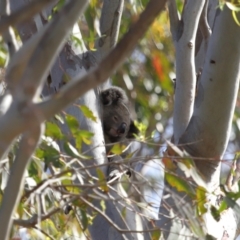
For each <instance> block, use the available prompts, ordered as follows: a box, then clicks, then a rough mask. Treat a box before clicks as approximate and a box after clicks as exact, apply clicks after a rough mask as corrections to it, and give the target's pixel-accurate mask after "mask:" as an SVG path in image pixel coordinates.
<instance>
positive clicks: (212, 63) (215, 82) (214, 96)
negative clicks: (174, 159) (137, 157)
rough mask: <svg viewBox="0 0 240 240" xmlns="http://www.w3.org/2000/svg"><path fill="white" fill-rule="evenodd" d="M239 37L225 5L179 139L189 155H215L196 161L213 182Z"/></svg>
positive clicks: (230, 106) (230, 107)
mask: <svg viewBox="0 0 240 240" xmlns="http://www.w3.org/2000/svg"><path fill="white" fill-rule="evenodd" d="M226 36H228V37H226ZM239 39H240V28H239V26H238V25H237V24H236V23H235V21H234V19H233V17H232V14H231V11H230V10H229V9H228V8H227V7H224V10H223V11H222V12H220V13H219V14H218V15H217V17H216V19H215V25H214V31H213V34H212V36H211V39H210V42H209V46H208V51H207V55H206V58H205V64H204V68H203V72H202V75H201V78H200V82H199V85H198V94H197V97H196V100H195V108H194V114H193V117H192V119H191V121H190V123H189V126H188V128H187V130H186V132H185V133H184V135H183V137H182V138H181V141H180V143H181V144H185V146H184V148H185V149H186V151H187V152H188V153H189V154H190V155H192V156H196V157H206V158H211V157H212V158H214V159H215V161H205V162H204V164H202V161H201V160H200V161H195V162H196V165H197V167H198V168H199V170H200V171H201V172H202V173H204V176H205V177H206V180H207V181H208V182H210V181H211V180H214V179H215V180H217V181H216V184H218V180H219V172H220V166H219V160H220V159H221V157H222V156H223V153H224V152H225V149H226V147H227V143H228V140H229V135H230V132H231V123H232V117H233V113H234V109H235V103H236V97H237V93H238V87H239V79H240V72H239V71H240V69H239V62H240V42H239ZM188 143H192V144H188ZM214 173H215V174H216V176H215V177H214V176H213V174H214Z"/></svg>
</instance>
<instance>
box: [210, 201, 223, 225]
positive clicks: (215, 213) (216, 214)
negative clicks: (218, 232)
mask: <svg viewBox="0 0 240 240" xmlns="http://www.w3.org/2000/svg"><path fill="white" fill-rule="evenodd" d="M210 211H211V214H212V216H213V218H214V219H215V220H216V221H217V222H219V221H220V218H221V215H220V212H219V210H218V209H217V208H216V207H214V206H213V205H212V206H211V208H210Z"/></svg>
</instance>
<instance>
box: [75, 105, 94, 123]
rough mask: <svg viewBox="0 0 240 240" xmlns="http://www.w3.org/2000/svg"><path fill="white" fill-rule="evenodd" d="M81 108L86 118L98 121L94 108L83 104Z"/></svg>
mask: <svg viewBox="0 0 240 240" xmlns="http://www.w3.org/2000/svg"><path fill="white" fill-rule="evenodd" d="M79 108H80V109H81V111H82V113H83V115H84V116H85V117H86V118H88V119H91V120H92V121H94V122H97V118H96V117H95V116H94V114H93V112H92V110H90V109H89V108H88V107H87V106H85V105H81V106H79Z"/></svg>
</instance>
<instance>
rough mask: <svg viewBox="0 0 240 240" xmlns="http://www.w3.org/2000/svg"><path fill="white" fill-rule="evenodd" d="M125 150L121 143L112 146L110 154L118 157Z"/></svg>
mask: <svg viewBox="0 0 240 240" xmlns="http://www.w3.org/2000/svg"><path fill="white" fill-rule="evenodd" d="M125 148H126V145H124V144H122V143H117V144H114V145H113V147H112V148H111V150H110V152H111V153H113V154H117V155H119V154H121V153H122V152H123V151H124V149H125Z"/></svg>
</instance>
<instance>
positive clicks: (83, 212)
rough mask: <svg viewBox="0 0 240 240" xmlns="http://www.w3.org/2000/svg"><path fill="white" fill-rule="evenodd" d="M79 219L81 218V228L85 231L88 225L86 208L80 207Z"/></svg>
mask: <svg viewBox="0 0 240 240" xmlns="http://www.w3.org/2000/svg"><path fill="white" fill-rule="evenodd" d="M80 212H81V215H80V220H81V225H82V230H83V231H85V230H86V229H87V227H88V217H87V212H86V210H83V209H81V208H80Z"/></svg>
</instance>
